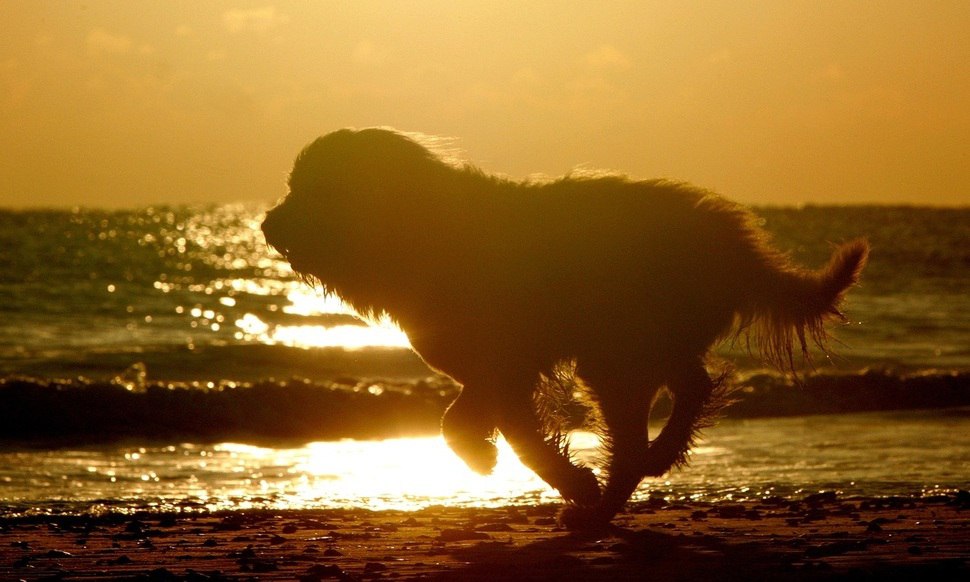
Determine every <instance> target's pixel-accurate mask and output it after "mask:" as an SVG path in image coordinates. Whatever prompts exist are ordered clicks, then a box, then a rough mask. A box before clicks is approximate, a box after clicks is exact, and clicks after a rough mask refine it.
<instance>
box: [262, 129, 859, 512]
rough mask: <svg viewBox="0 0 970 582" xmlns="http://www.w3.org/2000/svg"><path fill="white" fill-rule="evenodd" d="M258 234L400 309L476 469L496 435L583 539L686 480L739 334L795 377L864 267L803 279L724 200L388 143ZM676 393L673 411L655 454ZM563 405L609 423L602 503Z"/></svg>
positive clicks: (381, 132)
mask: <svg viewBox="0 0 970 582" xmlns="http://www.w3.org/2000/svg"><path fill="white" fill-rule="evenodd" d="M262 228H263V231H264V233H265V236H266V240H267V242H268V243H269V244H270V245H271V246H273V247H275V248H276V249H277V250H278V251H279V252H280V253H281V254H282V255H283V256H285V257H286V259H287V260H289V261H290V263H291V264H292V266H293V268H294V270H296V271H297V272H299V273H301V274H303V275H304V276H305V277H306V278H308V279H310V280H314V279H315V280H318V281H319V282H322V283H323V284H325V285H326V287H327V288H328V289H330V290H333V291H335V292H336V293H338V294H339V295H340V296H341V297H343V298H344V299H345V300H347V301H348V302H350V303H351V304H353V305H355V306H358V307H361V308H378V309H383V310H386V311H387V312H388V313H389V314H391V316H393V317H394V318H395V319H396V320H397V321H398V322H399V324H400V325H401V327H402V328H403V329H404V330H405V331H406V332H407V334H408V337H409V338H410V341H411V344H412V346H413V347H414V349H415V351H416V352H417V353H418V354H419V355H420V356H421V357H422V358H424V360H425V361H426V362H427V363H428V364H429V365H430V366H432V367H433V368H435V369H437V370H439V371H441V372H443V373H444V374H447V375H448V376H450V377H452V378H453V379H455V380H456V381H457V382H458V383H459V384H461V386H462V390H461V394H460V395H459V396H458V398H457V399H456V400H455V401H454V402H453V403H452V404H451V406H450V407H449V408H448V410H447V411H446V413H445V415H444V417H443V419H442V432H443V435H444V438H445V439H446V441H447V443H448V444H449V445H450V446H451V448H452V449H453V450H454V451H455V452H456V453H457V454H458V455H460V456H461V458H462V459H464V461H465V462H466V463H467V464H468V465H469V466H470V467H471V468H472V469H474V470H476V471H479V472H482V473H487V472H489V471H490V470H491V469H492V467H493V466H494V464H495V461H496V448H495V438H496V436H497V435H496V431H501V433H502V434H503V435H504V437H505V438H506V440H507V441H508V442H509V444H510V445H511V446H512V448H513V449H514V450H515V452H516V454H517V455H518V456H519V458H520V459H521V460H522V462H523V463H524V464H525V465H526V466H528V467H529V468H531V469H532V470H533V471H535V472H536V473H537V474H538V475H539V476H540V477H541V478H542V479H543V480H545V481H546V482H547V483H548V484H549V485H551V486H552V487H554V488H556V489H557V490H558V491H559V492H560V494H561V495H562V496H563V498H564V499H565V500H566V501H567V502H568V505H567V507H566V508H565V510H564V513H563V519H564V521H565V522H566V523H567V525H570V526H575V527H582V526H584V525H589V524H602V523H605V522H608V521H609V520H611V519H612V517H613V516H614V515H615V514H616V512H618V511H619V510H620V509H622V507H623V505H624V504H625V503H626V501H627V500H628V498H629V497H630V495H631V494H632V493H633V491H634V490H635V489H636V487H637V485H638V484H639V482H640V481H641V479H642V478H643V477H645V476H658V475H662V474H664V473H665V472H666V471H668V470H669V469H670V468H671V467H673V466H675V465H678V464H682V463H684V462H685V460H686V458H687V453H688V451H689V449H690V447H691V445H692V444H693V442H694V439H695V437H696V435H697V432H698V430H699V429H701V428H703V427H705V426H708V425H709V424H710V423H711V422H712V419H713V418H714V416H715V414H716V412H717V411H718V410H719V409H720V408H721V407H722V406H723V405H724V404H725V402H726V401H727V400H728V394H729V391H730V388H729V387H728V385H727V383H726V382H725V381H724V379H723V376H721V375H714V376H713V377H712V375H711V372H710V370H709V367H708V353H709V351H710V350H711V348H712V346H714V345H715V344H716V343H718V342H719V341H720V340H722V339H724V338H726V337H729V336H732V335H734V334H737V333H744V334H746V336H747V337H748V339H749V341H750V344H751V345H753V346H755V347H756V348H757V349H758V350H759V351H760V353H761V354H762V355H763V356H764V359H765V360H767V361H768V362H771V363H773V364H775V365H777V366H779V367H781V368H785V369H791V370H794V366H795V363H794V354H795V353H796V352H798V351H801V352H805V351H806V349H807V346H808V344H810V343H812V342H814V343H817V344H818V345H820V346H823V347H824V341H825V339H826V331H825V328H824V325H825V323H826V322H827V321H828V320H830V319H837V318H839V317H841V314H840V312H839V304H840V301H841V299H842V297H843V295H844V294H845V292H846V291H847V290H848V289H849V288H850V287H851V286H852V285H853V284H854V283H855V282H856V281H857V280H858V277H859V273H860V271H861V270H862V268H863V266H864V264H865V261H866V258H867V255H868V244H867V243H866V242H865V241H863V240H856V241H852V242H849V243H846V244H843V245H842V246H840V247H838V248H836V249H835V251H834V253H833V255H832V257H831V259H830V261H829V263H828V265H827V266H824V267H822V268H821V269H819V270H816V271H811V270H806V269H803V268H801V267H799V266H796V265H794V264H793V263H792V262H791V261H790V260H789V258H788V257H787V255H785V254H784V253H782V252H780V251H778V250H776V249H775V248H773V247H772V246H771V245H770V242H769V236H768V235H767V234H766V233H765V232H764V231H763V230H762V229H761V228H760V227H759V226H758V224H757V219H756V217H754V216H753V215H752V214H751V213H750V212H749V211H747V210H746V209H744V208H743V207H741V206H740V205H738V204H735V203H733V202H730V201H728V200H725V199H724V198H721V197H719V196H717V195H715V194H713V193H710V192H707V191H704V190H700V189H697V188H694V187H692V186H689V185H686V184H681V183H674V182H669V181H663V180H651V181H640V180H632V179H628V178H625V177H622V176H615V175H599V176H595V175H591V176H567V177H563V178H560V179H556V180H551V181H544V182H517V181H513V180H509V179H505V178H501V177H496V176H491V175H488V174H486V173H484V172H483V171H481V170H479V169H478V168H475V167H472V166H470V165H457V164H453V163H450V162H448V161H447V160H445V159H443V158H442V157H440V156H438V155H436V154H435V153H433V152H432V151H431V149H429V148H428V147H425V146H424V145H422V143H420V142H419V141H418V140H416V139H412V138H411V137H408V136H407V135H404V134H402V133H399V132H396V131H393V130H389V129H382V128H372V129H364V130H359V131H355V130H348V129H344V130H340V131H336V132H333V133H330V134H328V135H326V136H323V137H321V138H319V139H317V140H316V141H314V142H313V143H311V144H310V145H308V146H307V147H306V148H305V149H304V150H303V151H302V152H301V153H300V154H299V156H298V157H297V158H296V162H295V164H294V166H293V170H292V173H291V174H290V176H289V194H288V195H287V196H286V197H285V198H284V199H283V200H282V201H281V202H280V203H279V204H278V205H277V206H276V207H275V208H274V209H273V210H271V211H270V212H269V213H268V214H267V216H266V219H265V221H264V223H263V226H262ZM580 387H583V389H582V390H580V389H579V388H580ZM557 390H558V391H559V393H558V395H557V394H555V393H556V391H557ZM662 390H666V391H667V393H669V394H670V395H671V397H672V400H673V407H672V411H671V414H670V416H669V418H668V420H667V422H666V425H665V426H664V428H663V430H662V431H660V433H659V435H657V436H656V437H655V438H653V439H650V438H649V435H648V434H647V418H648V415H649V411H650V409H651V406H652V404H653V403H654V401H655V399H656V397H657V395H658V394H659V393H660V392H661V391H662ZM557 398H558V399H559V400H563V399H565V400H569V399H570V398H585V400H586V401H587V403H588V404H589V405H590V406H592V407H593V408H595V411H596V417H597V418H598V423H599V425H600V429H601V433H602V435H603V439H604V450H605V463H604V475H605V478H604V483H603V484H602V487H601V486H600V483H599V481H598V480H597V478H596V477H595V476H594V473H593V472H592V471H591V469H590V468H588V467H585V466H581V465H579V464H577V463H576V462H575V460H574V459H573V458H572V457H571V455H570V454H569V451H568V444H567V442H566V440H565V437H564V436H563V435H564V433H565V429H564V428H563V427H562V426H561V423H559V422H558V421H555V419H554V418H552V417H555V416H556V413H555V411H554V410H553V409H556V408H557V406H556V405H555V401H556V400H557ZM550 402H552V403H553V404H550ZM560 408H561V406H560ZM551 410H552V412H550V411H551Z"/></svg>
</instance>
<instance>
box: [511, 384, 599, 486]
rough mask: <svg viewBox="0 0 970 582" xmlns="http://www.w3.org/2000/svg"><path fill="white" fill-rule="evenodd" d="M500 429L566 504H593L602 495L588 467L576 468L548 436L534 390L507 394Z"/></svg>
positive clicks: (517, 452) (524, 460) (517, 451)
mask: <svg viewBox="0 0 970 582" xmlns="http://www.w3.org/2000/svg"><path fill="white" fill-rule="evenodd" d="M499 430H500V431H501V432H502V434H503V435H504V436H505V439H506V440H507V441H508V442H509V444H510V445H511V446H512V449H513V450H514V451H515V453H516V454H517V455H518V457H519V460H521V461H522V464H524V465H525V466H526V467H528V468H530V469H532V470H533V471H535V473H536V474H537V475H538V476H539V477H540V478H541V479H542V480H543V481H545V482H546V483H548V484H549V485H550V486H551V487H553V488H554V489H557V490H558V491H559V493H560V494H561V495H562V496H563V499H565V500H566V501H569V502H572V503H577V504H579V505H591V504H593V503H595V502H596V501H597V500H598V499H599V496H600V491H599V483H598V482H597V480H596V476H595V475H593V471H592V470H591V469H589V468H588V467H581V466H577V465H574V464H573V462H572V459H570V458H569V456H568V455H567V454H565V453H564V452H563V451H562V449H560V448H559V447H558V446H556V443H555V442H553V441H551V440H550V438H549V437H550V435H547V434H545V432H544V430H543V428H542V424H541V422H540V421H539V418H538V416H537V414H536V411H535V407H534V405H533V402H532V398H531V388H530V389H528V390H526V391H523V392H522V393H521V394H520V395H516V396H512V397H509V395H505V399H504V401H503V412H502V415H501V418H500V420H499Z"/></svg>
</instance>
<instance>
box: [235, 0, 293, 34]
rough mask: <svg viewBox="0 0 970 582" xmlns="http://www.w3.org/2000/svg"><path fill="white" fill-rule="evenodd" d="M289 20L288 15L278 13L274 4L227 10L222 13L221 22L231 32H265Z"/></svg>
mask: <svg viewBox="0 0 970 582" xmlns="http://www.w3.org/2000/svg"><path fill="white" fill-rule="evenodd" d="M289 21H290V17H289V16H286V15H285V14H280V13H278V12H277V11H276V7H275V6H266V7H264V8H244V9H236V8H234V9H232V10H227V11H226V12H225V13H223V15H222V23H223V24H224V25H225V27H226V30H228V31H229V32H231V33H234V34H235V33H238V32H244V31H250V32H266V31H267V30H269V29H271V28H275V27H277V26H280V25H282V24H286V23H287V22H289Z"/></svg>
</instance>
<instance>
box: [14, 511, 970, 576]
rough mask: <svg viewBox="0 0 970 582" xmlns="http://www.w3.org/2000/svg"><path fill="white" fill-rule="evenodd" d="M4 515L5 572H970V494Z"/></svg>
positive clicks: (314, 573) (921, 573)
mask: <svg viewBox="0 0 970 582" xmlns="http://www.w3.org/2000/svg"><path fill="white" fill-rule="evenodd" d="M558 510H559V507H558V506H555V505H543V506H538V507H507V508H498V509H470V508H445V507H432V508H428V509H424V510H421V511H418V512H398V511H379V512H372V511H367V510H364V509H360V510H354V509H341V510H313V511H289V512H265V511H254V512H232V513H223V514H211V515H195V516H188V515H181V516H180V515H159V514H143V515H136V516H122V515H106V516H99V517H50V516H42V517H40V516H38V517H27V518H23V517H21V518H13V517H7V518H0V580H19V579H23V580H128V579H135V580H159V581H167V580H199V581H201V580H305V581H316V580H383V579H388V580H647V579H654V580H695V579H696V580H830V579H863V580H886V579H889V580H909V579H918V580H951V579H952V580H970V571H968V558H970V494H967V493H966V492H961V493H960V494H957V495H949V496H936V497H924V498H889V499H863V498H840V497H838V496H836V495H834V494H818V495H814V496H809V497H806V498H804V499H799V500H794V501H793V500H786V499H769V500H763V501H761V502H746V503H728V502H721V503H716V504H706V503H668V502H665V501H663V500H651V501H647V502H642V503H637V504H631V506H630V507H629V508H628V511H627V512H625V513H622V514H620V515H619V516H617V518H616V519H615V520H614V523H613V524H612V525H611V527H609V528H607V529H604V530H602V531H597V532H582V533H577V532H570V531H567V530H564V529H562V528H560V527H558V525H557V522H556V513H557V511H558Z"/></svg>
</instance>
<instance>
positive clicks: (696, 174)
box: [0, 0, 970, 207]
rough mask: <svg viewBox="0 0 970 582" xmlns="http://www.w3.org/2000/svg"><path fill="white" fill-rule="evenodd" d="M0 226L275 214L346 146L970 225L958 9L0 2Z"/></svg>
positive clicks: (966, 84) (968, 88)
mask: <svg viewBox="0 0 970 582" xmlns="http://www.w3.org/2000/svg"><path fill="white" fill-rule="evenodd" d="M0 23H2V29H3V33H2V34H0V207H25V206H27V207H36V206H56V207H66V206H76V205H80V206H109V207H129V206H142V205H147V204H159V203H181V202H209V201H212V202H232V201H241V200H257V201H264V202H272V201H274V200H275V199H276V198H278V197H279V196H281V195H282V194H284V193H285V191H284V179H285V175H286V173H287V172H288V170H289V168H290V165H291V163H292V159H293V157H294V156H295V155H296V153H297V152H298V150H299V148H301V147H302V146H303V145H304V144H306V143H307V142H308V141H310V140H311V139H313V138H314V137H315V136H317V135H319V134H321V133H326V132H329V131H332V130H334V129H338V128H341V127H347V126H356V127H364V126H372V125H385V126H393V127H396V128H399V129H402V130H407V131H419V132H424V133H428V134H435V135H441V136H447V137H453V138H457V139H458V142H457V143H458V144H459V146H460V147H461V148H462V150H463V151H464V152H465V156H466V157H467V159H468V160H470V161H471V162H473V163H475V164H477V165H479V166H481V167H482V168H484V169H486V170H488V171H490V172H497V173H502V174H505V175H508V176H511V177H514V178H524V177H527V176H529V175H532V174H545V175H559V174H563V173H565V172H568V171H570V170H571V169H574V168H578V167H581V168H604V169H613V170H618V171H621V172H624V173H627V174H629V175H631V176H633V177H637V178H653V177H667V178H673V179H679V180H686V181H690V182H693V183H695V184H697V185H699V186H703V187H706V188H710V189H713V190H716V191H718V192H720V193H722V194H724V195H726V196H729V197H731V198H734V199H736V200H740V201H742V202H746V203H754V204H769V203H770V204H797V203H920V204H961V205H966V204H970V64H968V63H970V34H968V29H970V2H967V1H966V0H955V1H947V0H936V1H930V2H918V1H913V2H903V1H895V0H892V1H891V0H883V1H880V2H853V1H825V0H809V1H803V0H785V1H777V0H769V1H765V2H748V1H718V2H714V1H702V2H686V3H685V2H680V1H647V0H640V1H632V2H603V3H596V2H568V1H564V0H557V1H534V2H530V1H525V2H523V1H521V0H515V1H504V0H502V1H499V0H494V1H489V2H476V1H471V0H450V1H415V2H377V1H374V0H354V1H347V2H308V1H298V2H297V1H292V2H291V1H282V0H279V1H276V0H265V1H261V2H197V1H195V0H187V1H181V2H180V1H165V2H163V1H131V0H104V1H102V0H91V1H85V2H77V1H67V2H38V1H36V0H3V1H2V2H0Z"/></svg>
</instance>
